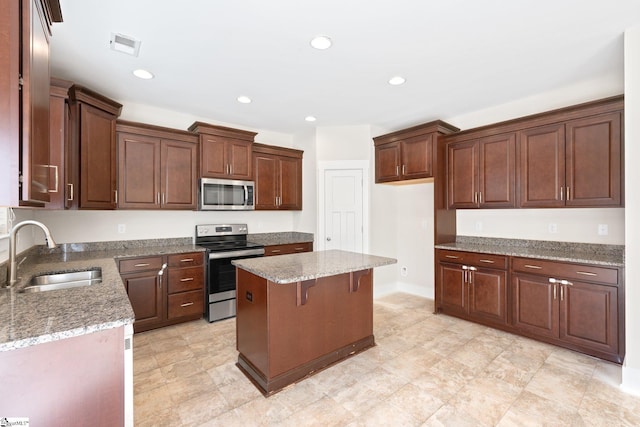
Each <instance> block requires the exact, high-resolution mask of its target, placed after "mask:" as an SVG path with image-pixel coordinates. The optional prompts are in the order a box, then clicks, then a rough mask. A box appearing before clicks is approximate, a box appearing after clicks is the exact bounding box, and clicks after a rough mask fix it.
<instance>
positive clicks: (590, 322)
mask: <svg viewBox="0 0 640 427" xmlns="http://www.w3.org/2000/svg"><path fill="white" fill-rule="evenodd" d="M495 257H496V256H495V255H488V254H478V253H470V252H462V251H446V250H437V251H436V260H437V263H438V266H437V270H436V311H437V312H441V313H445V314H450V315H453V316H457V317H461V318H464V319H467V320H471V321H475V322H478V323H482V324H485V325H489V326H495V327H498V328H500V329H504V330H507V331H510V332H515V333H518V334H521V335H525V336H527V337H530V338H534V339H539V340H541V341H545V342H548V343H551V344H555V345H559V346H562V347H566V348H570V349H572V350H576V351H580V352H582V353H586V354H589V355H592V356H596V357H599V358H602V359H605V360H609V361H612V362H616V363H622V360H623V359H624V354H625V343H624V280H623V269H622V268H616V267H606V266H596V265H588V264H574V263H566V262H557V261H547V260H539V259H531V258H521V257H502V258H504V259H505V263H507V262H508V263H509V264H510V268H507V267H505V270H502V269H500V268H498V269H496V268H486V267H481V266H477V267H475V266H474V265H478V262H482V261H484V262H485V264H489V263H491V262H493V263H496V261H498V264H499V263H500V261H499V258H498V259H497V260H496V258H495ZM506 258H509V260H508V261H507V260H506ZM474 262H475V264H474ZM507 270H509V271H511V273H510V275H509V276H508V275H507ZM507 278H509V282H507Z"/></svg>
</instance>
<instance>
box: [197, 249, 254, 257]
mask: <svg viewBox="0 0 640 427" xmlns="http://www.w3.org/2000/svg"><path fill="white" fill-rule="evenodd" d="M251 255H264V248H258V249H242V250H239V251H226V252H209V259H223V258H239V257H243V256H251Z"/></svg>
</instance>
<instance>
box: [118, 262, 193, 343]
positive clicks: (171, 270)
mask: <svg viewBox="0 0 640 427" xmlns="http://www.w3.org/2000/svg"><path fill="white" fill-rule="evenodd" d="M118 262H119V268H120V276H121V277H122V281H123V282H124V285H125V287H126V289H127V294H128V296H129V301H130V302H131V306H132V307H133V312H134V314H135V316H136V320H135V323H134V324H133V328H134V331H135V332H143V331H147V330H150V329H155V328H160V327H163V326H168V325H173V324H175V323H181V322H186V321H189V320H196V319H199V318H201V317H202V315H203V313H204V253H203V252H193V253H184V254H173V255H167V256H152V257H138V258H124V259H121V260H119V261H118Z"/></svg>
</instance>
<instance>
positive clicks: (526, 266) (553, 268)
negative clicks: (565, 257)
mask: <svg viewBox="0 0 640 427" xmlns="http://www.w3.org/2000/svg"><path fill="white" fill-rule="evenodd" d="M513 271H519V272H526V273H530V274H537V275H541V276H548V277H553V278H555V279H575V280H581V281H587V282H599V283H607V284H611V285H617V284H618V269H617V268H607V267H599V266H594V265H583V264H572V263H566V262H557V261H547V260H541V259H532V258H516V257H514V258H513Z"/></svg>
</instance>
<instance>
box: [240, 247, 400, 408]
mask: <svg viewBox="0 0 640 427" xmlns="http://www.w3.org/2000/svg"><path fill="white" fill-rule="evenodd" d="M394 263H396V260H395V259H393V258H386V257H380V256H374V255H367V254H360V253H354V252H346V251H338V250H331V251H319V252H308V253H300V254H291V255H281V256H276V257H264V258H250V259H240V260H235V261H233V264H234V265H235V266H236V267H237V274H236V289H237V295H238V297H237V298H238V299H237V315H236V316H237V318H236V338H237V339H236V345H237V350H238V352H239V355H238V363H237V366H238V368H239V369H240V370H241V371H242V372H244V373H245V375H247V377H248V378H249V379H250V380H251V381H252V382H253V383H254V384H255V385H256V387H258V389H259V390H260V391H261V392H262V393H263V394H264V395H266V396H268V395H270V394H272V393H274V392H277V391H279V390H281V389H282V388H284V387H286V386H288V385H290V384H292V383H295V382H297V381H299V380H301V379H303V378H305V377H307V376H309V375H311V374H313V373H315V372H317V371H319V370H321V369H323V368H326V367H328V366H329V365H332V364H334V363H337V362H339V361H341V360H343V359H345V358H347V357H349V356H351V355H353V354H356V353H358V352H360V351H363V350H366V349H368V348H370V347H372V346H374V345H375V340H374V336H373V268H375V267H380V266H384V265H389V264H394Z"/></svg>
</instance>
